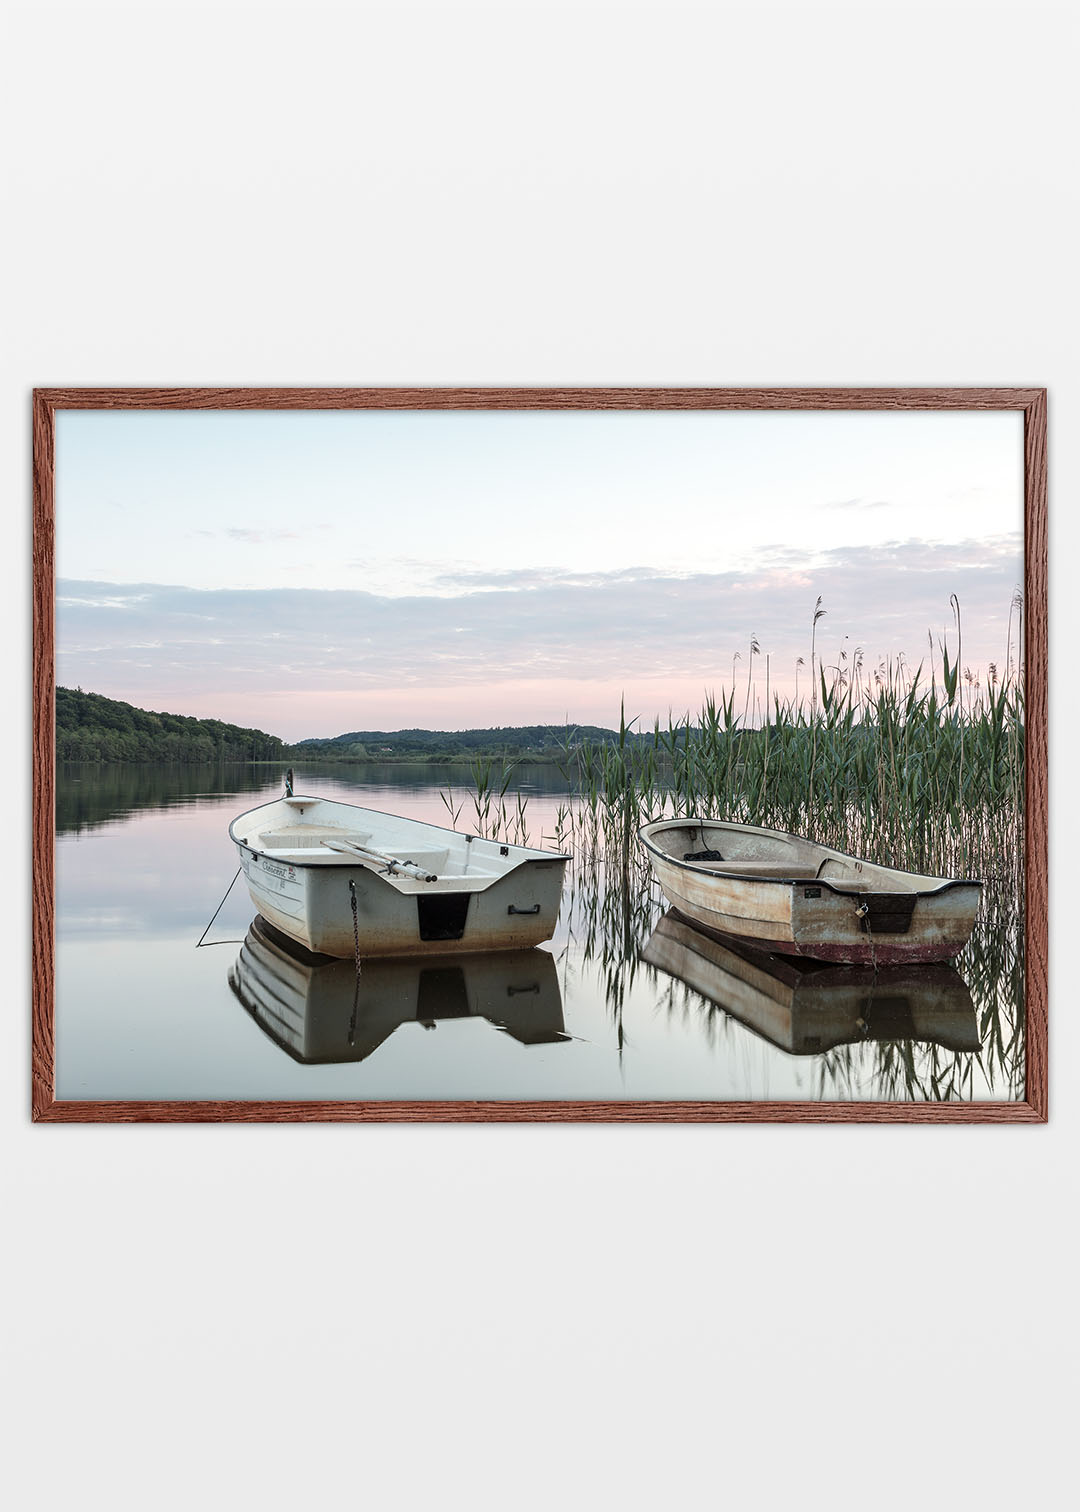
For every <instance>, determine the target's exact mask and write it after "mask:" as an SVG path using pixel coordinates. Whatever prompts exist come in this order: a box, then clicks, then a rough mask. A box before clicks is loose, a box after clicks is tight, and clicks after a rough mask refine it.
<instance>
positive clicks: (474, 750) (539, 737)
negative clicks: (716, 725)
mask: <svg viewBox="0 0 1080 1512" xmlns="http://www.w3.org/2000/svg"><path fill="white" fill-rule="evenodd" d="M618 738H619V737H618V734H617V733H616V731H614V730H603V729H600V728H599V726H597V725H571V726H570V727H569V728H568V727H567V726H566V725H505V726H497V727H496V728H494V729H488V730H353V731H352V732H351V733H350V734H348V735H337V736H335V737H334V738H333V739H330V740H303V741H301V742H300V743H299V745H295V746H293V747H292V754H293V755H294V756H296V757H297V759H300V760H302V759H303V758H304V757H307V758H308V759H310V760H320V761H328V760H329V761H454V760H462V759H466V760H467V759H469V758H471V757H474V756H513V757H517V758H519V759H525V760H532V761H551V760H554V759H556V758H557V757H559V756H561V755H562V754H563V753H564V752H565V751H566V749H567V746H568V745H570V746H573V745H575V744H576V743H578V742H579V741H581V740H590V741H595V742H598V743H600V744H607V743H608V742H611V741H616V740H618ZM626 738H627V740H629V741H631V742H634V741H637V740H640V739H642V738H645V737H642V736H640V735H637V734H628V735H627V737H626ZM647 738H648V739H649V740H650V741H651V740H652V734H651V732H650V734H649V735H648V737H647Z"/></svg>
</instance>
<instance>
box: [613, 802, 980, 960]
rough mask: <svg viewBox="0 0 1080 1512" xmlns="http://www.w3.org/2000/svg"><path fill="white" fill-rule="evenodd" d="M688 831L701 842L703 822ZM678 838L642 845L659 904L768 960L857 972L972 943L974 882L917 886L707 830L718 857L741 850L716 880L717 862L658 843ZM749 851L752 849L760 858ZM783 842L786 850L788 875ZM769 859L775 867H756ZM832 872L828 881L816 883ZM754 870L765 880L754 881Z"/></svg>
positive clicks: (814, 851)
mask: <svg viewBox="0 0 1080 1512" xmlns="http://www.w3.org/2000/svg"><path fill="white" fill-rule="evenodd" d="M685 828H686V831H687V833H688V834H689V833H698V834H700V833H702V832H703V829H702V825H701V823H700V822H699V821H686V823H685ZM676 830H677V827H676V826H674V825H663V824H661V825H657V824H653V825H646V826H644V828H643V830H642V832H641V837H642V841H643V843H644V844H645V846H646V849H647V850H648V853H649V860H650V862H651V864H652V869H653V874H654V876H655V877H656V880H657V881H658V882H659V884H660V887H661V890H662V891H663V894H664V896H665V898H666V899H667V901H668V902H669V903H670V904H671V905H672V907H674V908H676V909H678V911H679V912H680V913H681V914H683V915H684V916H685V917H686V918H688V919H690V920H691V921H692V922H693V923H694V924H695V925H697V927H698V928H700V929H704V930H707V931H709V932H711V933H714V934H717V935H721V936H724V937H735V938H737V939H743V940H746V941H747V942H748V943H749V944H752V945H754V946H756V947H757V948H758V949H760V950H765V951H769V952H772V953H779V954H782V955H790V956H802V957H805V958H807V959H810V960H817V961H828V962H832V963H834V964H837V965H861V966H895V965H904V964H918V963H932V962H936V961H950V960H954V959H955V958H956V956H958V955H959V954H960V952H961V951H962V950H963V948H964V946H965V945H966V944H967V941H968V939H969V938H970V935H971V931H972V928H973V926H974V922H975V917H976V914H977V913H978V908H979V902H980V898H981V892H982V889H981V884H980V883H979V882H975V881H950V880H948V879H946V878H930V877H916V876H914V875H913V874H909V873H902V872H898V871H895V870H893V869H890V868H881V867H873V866H871V865H870V864H869V863H864V862H861V861H857V860H856V859H855V858H852V857H847V856H843V855H842V854H841V853H840V852H836V851H832V850H829V849H827V848H826V847H821V846H811V845H810V844H809V842H805V841H798V840H796V839H795V837H793V836H785V835H782V834H781V833H780V832H779V831H768V830H760V829H756V828H754V827H752V826H749V825H747V826H738V825H727V826H721V825H710V824H708V822H706V823H705V824H704V832H706V833H707V834H708V835H710V836H712V837H713V838H714V839H717V838H719V840H720V842H721V843H722V844H723V845H724V847H725V850H724V852H723V854H726V853H727V848H728V847H729V846H730V849H731V850H732V851H737V850H738V848H739V843H740V841H742V842H744V843H745V851H744V855H743V858H742V859H741V860H740V859H734V860H732V861H731V862H729V863H725V865H726V869H725V870H724V871H721V870H718V869H717V867H718V866H719V865H720V864H721V863H719V862H718V863H716V865H710V864H709V863H701V862H696V863H688V862H687V861H685V860H680V859H679V856H678V855H677V854H669V853H667V852H666V851H665V850H664V849H663V848H662V846H660V845H658V844H657V843H656V841H657V840H658V839H666V840H667V841H668V842H669V843H670V840H671V832H675V831H676ZM751 841H756V842H757V850H756V852H755V851H754V850H753V849H752V847H751V845H750V843H749V842H751ZM773 841H775V842H777V844H776V846H775V851H774V852H770V843H771V842H773ZM779 842H791V844H790V846H789V851H790V856H791V860H790V864H789V865H787V867H785V862H784V859H783V857H784V854H785V852H784V849H783V846H782V845H781V844H780V843H779ZM680 843H681V841H680ZM770 854H775V857H776V860H775V862H770V861H768V860H762V859H760V856H761V855H765V856H769V855H770ZM830 866H831V868H832V875H833V877H834V880H832V881H830V880H829V878H828V876H827V875H822V874H821V873H822V872H828V870H829V867H830ZM755 868H760V869H762V870H764V871H767V872H768V873H769V875H754V871H755ZM785 869H786V870H787V871H789V872H790V873H791V874H790V875H785V874H784V873H785ZM774 873H775V874H774Z"/></svg>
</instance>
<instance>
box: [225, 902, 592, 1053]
mask: <svg viewBox="0 0 1080 1512" xmlns="http://www.w3.org/2000/svg"><path fill="white" fill-rule="evenodd" d="M229 985H230V987H231V988H232V990H233V994H234V995H235V997H236V999H237V1001H238V1002H239V1003H240V1004H241V1005H242V1006H243V1008H244V1009H245V1010H246V1012H248V1013H249V1014H250V1015H251V1017H252V1018H253V1019H254V1021H255V1023H257V1024H258V1026H259V1028H260V1029H262V1031H263V1033H264V1034H266V1035H267V1036H268V1037H269V1038H270V1039H272V1040H273V1041H274V1043H275V1044H276V1045H279V1046H280V1047H281V1049H282V1050H284V1051H285V1052H286V1053H287V1054H288V1055H291V1056H292V1058H293V1059H294V1060H297V1061H301V1062H303V1063H304V1064H305V1065H321V1064H326V1063H330V1062H342V1061H361V1060H365V1059H366V1058H367V1057H368V1056H369V1055H371V1053H372V1052H373V1051H375V1050H377V1049H378V1048H379V1046H380V1045H381V1044H383V1043H384V1042H385V1041H386V1040H388V1039H389V1038H390V1036H391V1035H392V1034H393V1033H394V1032H395V1031H396V1030H397V1029H400V1028H401V1027H402V1026H403V1025H409V1024H415V1025H421V1026H423V1027H424V1028H425V1029H434V1028H435V1027H436V1026H437V1025H438V1024H440V1023H442V1022H445V1021H448V1020H452V1019H460V1018H467V1017H476V1018H483V1019H486V1020H487V1021H488V1023H490V1024H491V1025H492V1027H493V1028H495V1029H497V1030H499V1031H500V1032H501V1033H504V1034H508V1035H509V1036H510V1037H511V1038H512V1039H515V1040H517V1041H518V1042H519V1043H520V1044H523V1045H552V1044H558V1043H559V1042H561V1041H563V1040H566V1039H567V1038H568V1036H567V1035H566V1033H565V1032H564V1028H563V1007H562V994H561V992H560V990H559V974H558V970H557V968H556V966H555V961H554V959H553V958H552V956H551V954H550V952H549V951H546V950H536V949H533V950H500V951H497V952H495V953H492V954H487V955H468V956H457V957H455V956H424V957H421V958H419V959H407V960H406V959H397V960H392V959H390V960H387V959H383V960H371V961H365V962H364V967H363V970H362V971H361V973H360V974H359V976H358V975H357V973H356V968H355V966H354V965H353V963H352V962H351V961H342V960H335V959H334V957H333V956H326V955H313V954H312V953H311V952H310V951H307V950H305V949H304V948H303V947H302V946H300V945H297V944H295V943H294V942H293V941H292V940H290V939H288V937H287V936H285V935H283V934H281V933H280V932H279V931H278V930H276V929H274V927H273V925H271V924H267V922H266V920H265V919H263V918H261V917H260V918H256V919H255V920H254V921H253V922H252V924H251V925H250V926H249V928H248V932H247V938H246V939H245V940H244V943H243V947H242V949H241V951H240V954H239V955H238V956H237V958H236V961H235V962H234V963H233V966H232V968H231V970H230V972H229Z"/></svg>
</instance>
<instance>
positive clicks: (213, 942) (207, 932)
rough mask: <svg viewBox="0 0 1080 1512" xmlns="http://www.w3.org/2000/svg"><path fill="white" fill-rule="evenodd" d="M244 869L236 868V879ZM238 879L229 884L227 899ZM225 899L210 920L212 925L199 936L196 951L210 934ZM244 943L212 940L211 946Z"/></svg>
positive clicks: (226, 893)
mask: <svg viewBox="0 0 1080 1512" xmlns="http://www.w3.org/2000/svg"><path fill="white" fill-rule="evenodd" d="M243 869H244V868H243V867H242V866H238V867H237V868H236V877H238V876H239V875H240V873H241V872H242V871H243ZM236 877H234V878H233V879H232V881H231V882H230V883H229V885H228V887H227V888H226V889H225V898H227V897H228V896H229V894H230V893H231V892H232V890H233V888H234V887H235V886H236ZM225 898H222V900H221V902H220V903H219V904H218V906H217V907H216V908H215V909H214V918H213V919H211V920H210V924H208V925H207V926H206V928H205V929H204V930H203V932H202V934H201V935H200V936H199V938H198V940H197V941H196V942H195V949H196V950H198V948H199V946H200V945H201V944H202V942H203V941H204V940H205V939H206V937H207V935H208V934H209V933H210V925H211V924H213V922H214V919H216V918H217V916H218V914H219V913H220V912H221V910H222V908H223V907H224V906H225ZM243 943H244V942H243V940H211V941H210V944H211V945H242V944H243Z"/></svg>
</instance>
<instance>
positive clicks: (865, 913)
mask: <svg viewBox="0 0 1080 1512" xmlns="http://www.w3.org/2000/svg"><path fill="white" fill-rule="evenodd" d="M855 917H856V918H858V919H861V920H862V921H863V929H864V930H865V931H866V938H867V939H868V940H869V942H870V964H871V966H872V967H873V970H874V975H875V976H877V973H878V962H877V951H876V950H875V949H874V931H873V929H872V928H871V927H870V905H869V903H861V904H860V903H857V904H856V905H855Z"/></svg>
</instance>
